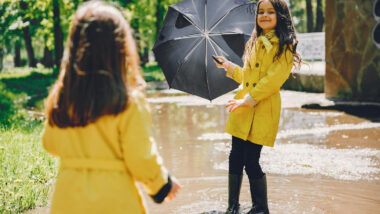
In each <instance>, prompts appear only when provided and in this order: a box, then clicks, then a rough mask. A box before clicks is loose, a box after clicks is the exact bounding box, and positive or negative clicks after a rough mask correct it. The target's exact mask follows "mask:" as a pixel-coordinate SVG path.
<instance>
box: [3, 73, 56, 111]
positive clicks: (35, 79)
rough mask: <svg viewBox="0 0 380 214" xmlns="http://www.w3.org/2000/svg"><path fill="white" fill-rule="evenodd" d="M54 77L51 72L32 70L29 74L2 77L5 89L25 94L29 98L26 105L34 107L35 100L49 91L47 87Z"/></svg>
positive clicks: (39, 99) (40, 98)
mask: <svg viewBox="0 0 380 214" xmlns="http://www.w3.org/2000/svg"><path fill="white" fill-rule="evenodd" d="M55 80H56V77H55V76H54V75H53V73H40V72H37V71H32V72H31V73H30V74H29V75H26V76H20V77H11V78H2V79H0V82H2V83H4V85H5V86H6V87H7V90H9V91H10V92H12V93H14V94H26V95H27V96H28V97H29V99H28V100H27V102H26V104H25V105H26V107H35V106H36V103H37V102H40V101H41V100H43V99H44V98H45V97H46V96H47V95H48V93H49V87H50V86H51V85H52V84H53V83H54V81H55Z"/></svg>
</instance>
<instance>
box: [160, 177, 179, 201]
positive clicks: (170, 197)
mask: <svg viewBox="0 0 380 214" xmlns="http://www.w3.org/2000/svg"><path fill="white" fill-rule="evenodd" d="M171 179H172V188H171V189H170V192H169V194H168V195H167V196H166V197H165V199H164V202H169V201H171V200H173V199H174V198H175V197H176V196H177V193H178V191H179V190H180V189H181V188H182V186H181V184H180V183H179V181H178V180H177V178H175V177H174V176H171Z"/></svg>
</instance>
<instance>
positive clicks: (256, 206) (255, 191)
mask: <svg viewBox="0 0 380 214" xmlns="http://www.w3.org/2000/svg"><path fill="white" fill-rule="evenodd" d="M249 186H250V189H251V198H252V209H251V210H250V211H249V212H248V214H269V209H268V196H267V178H266V175H265V174H264V176H263V177H262V178H260V179H249Z"/></svg>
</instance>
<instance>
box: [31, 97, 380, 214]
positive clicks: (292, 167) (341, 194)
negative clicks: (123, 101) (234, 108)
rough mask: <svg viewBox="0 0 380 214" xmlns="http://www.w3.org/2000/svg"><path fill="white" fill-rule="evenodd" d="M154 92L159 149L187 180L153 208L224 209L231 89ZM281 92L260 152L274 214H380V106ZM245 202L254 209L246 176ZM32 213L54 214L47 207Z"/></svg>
mask: <svg viewBox="0 0 380 214" xmlns="http://www.w3.org/2000/svg"><path fill="white" fill-rule="evenodd" d="M148 97H149V101H150V102H151V105H152V115H153V135H154V137H155V139H156V142H157V144H158V146H159V151H160V154H161V155H162V156H163V159H164V164H165V165H166V166H167V168H168V169H169V171H170V173H171V174H172V175H175V176H176V177H177V178H178V179H179V181H180V182H181V184H182V185H183V188H182V190H181V191H180V193H179V194H178V196H177V198H175V199H174V200H173V201H171V202H169V203H164V204H160V205H157V204H154V203H153V202H152V200H151V199H150V198H149V196H147V195H145V194H144V197H145V202H146V203H147V206H148V211H149V213H150V214H164V213H165V214H168V213H181V214H200V213H215V212H212V211H215V210H218V211H224V210H225V209H226V206H227V174H228V171H227V170H228V161H227V160H228V154H229V150H230V147H231V146H230V142H231V140H230V138H231V137H230V136H229V135H228V134H226V133H225V132H224V128H225V124H226V121H227V118H228V113H227V111H226V109H225V108H224V105H225V104H226V103H227V101H228V100H229V99H232V97H233V94H232V93H230V94H227V95H224V96H222V97H220V98H218V99H216V100H214V101H213V102H210V101H207V100H204V99H201V98H197V97H195V96H187V95H184V94H178V91H174V90H164V91H161V92H156V91H153V92H151V93H149V95H148ZM281 97H282V108H283V109H282V114H281V120H280V128H279V133H278V136H277V140H276V144H275V147H274V148H269V147H264V148H263V150H262V155H261V165H262V167H263V170H264V171H265V172H266V173H267V179H268V197H269V208H270V211H271V213H272V214H290V213H294V214H322V213H326V214H328V213H333V214H351V213H353V214H378V213H380V123H379V122H378V121H380V120H379V118H380V104H377V105H373V106H370V107H368V105H363V107H360V108H359V107H358V106H357V105H355V106H356V107H354V109H356V110H355V111H354V110H352V105H350V104H349V105H347V106H346V108H344V107H342V105H335V104H334V103H332V102H331V101H328V100H326V99H325V98H324V94H316V93H304V92H294V91H281ZM302 106H305V107H307V108H302ZM316 106H317V107H316ZM350 106H351V107H350ZM338 107H339V108H338ZM329 109H337V110H329ZM347 109H348V111H346V112H348V113H349V114H348V113H345V110H347ZM363 112H365V113H363ZM355 115H359V116H355ZM240 201H241V205H242V207H243V208H244V211H248V210H249V208H250V205H251V203H250V201H251V199H250V193H249V184H248V179H247V176H246V175H245V177H244V179H243V187H242V191H241V199H240ZM27 213H28V214H35V213H48V208H39V209H36V210H33V211H30V212H27Z"/></svg>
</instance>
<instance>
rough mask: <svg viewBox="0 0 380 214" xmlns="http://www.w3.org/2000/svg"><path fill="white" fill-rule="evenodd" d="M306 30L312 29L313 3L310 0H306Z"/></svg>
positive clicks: (311, 30) (310, 30)
mask: <svg viewBox="0 0 380 214" xmlns="http://www.w3.org/2000/svg"><path fill="white" fill-rule="evenodd" d="M306 15H307V32H313V31H314V16H313V5H312V2H311V0H306Z"/></svg>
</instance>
